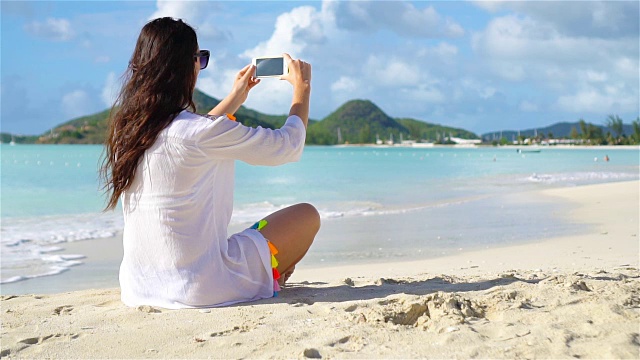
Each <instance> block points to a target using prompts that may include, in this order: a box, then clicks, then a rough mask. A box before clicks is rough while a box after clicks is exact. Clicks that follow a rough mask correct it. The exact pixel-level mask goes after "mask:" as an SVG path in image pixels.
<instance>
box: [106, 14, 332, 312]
mask: <svg viewBox="0 0 640 360" xmlns="http://www.w3.org/2000/svg"><path fill="white" fill-rule="evenodd" d="M284 57H285V59H286V62H287V64H288V66H289V73H288V74H286V75H284V76H282V78H281V79H283V80H286V81H288V82H289V83H291V85H292V86H293V99H292V105H291V110H290V112H289V117H288V119H287V121H286V123H285V124H284V125H283V126H282V128H280V129H277V130H271V129H263V128H257V129H256V128H250V127H246V126H244V125H242V124H241V123H239V122H236V121H234V120H233V119H234V117H233V114H234V113H235V111H236V110H238V108H239V107H240V105H242V103H244V101H245V100H246V99H247V96H248V94H249V91H250V90H251V89H252V88H253V87H254V86H256V85H257V84H258V83H259V81H260V80H258V79H255V78H254V77H253V76H252V75H253V74H254V71H255V68H254V67H253V66H250V65H247V66H246V67H244V68H243V69H242V70H241V71H240V72H239V73H238V75H237V77H236V80H235V83H234V85H233V88H232V90H231V92H230V94H229V95H228V96H227V97H226V98H225V99H224V100H222V101H221V102H220V103H219V104H218V105H217V106H216V107H215V108H214V109H212V110H211V111H210V112H209V115H207V116H201V115H198V114H195V113H194V112H192V111H195V105H194V103H193V100H192V96H193V91H194V88H195V85H196V79H197V77H198V74H199V72H200V70H201V69H204V68H205V67H206V66H207V64H208V61H209V51H207V50H200V49H199V47H198V41H197V37H196V33H195V31H194V30H193V28H191V27H190V26H189V25H187V24H186V23H184V22H183V21H181V20H175V19H172V18H160V19H155V20H153V21H151V22H149V23H148V24H146V25H145V26H144V27H143V29H142V31H141V33H140V36H139V38H138V41H137V43H136V47H135V50H134V52H133V55H132V57H131V61H130V63H129V69H128V71H127V73H126V79H125V83H124V85H123V88H122V91H121V93H120V96H119V98H118V100H117V102H116V106H115V107H114V110H113V113H112V115H111V119H110V125H109V126H110V127H109V133H108V138H107V143H106V157H105V160H104V166H103V168H102V176H103V178H104V181H105V189H106V190H107V193H108V195H109V200H108V204H107V209H113V208H115V206H116V204H117V203H118V201H119V200H120V201H121V202H122V208H123V212H124V224H125V225H124V234H123V243H124V257H123V260H122V265H121V267H120V286H121V290H122V301H123V302H124V303H125V304H126V305H129V306H139V305H153V306H160V307H165V308H185V307H206V306H220V305H228V304H233V303H238V302H243V301H251V300H256V299H261V298H268V297H272V296H274V294H277V293H276V292H275V291H277V290H279V284H283V283H284V281H285V280H286V278H287V277H288V276H289V275H290V274H291V272H292V271H293V269H294V266H295V264H296V263H297V262H299V261H300V260H301V259H302V257H303V256H304V255H305V253H306V252H307V250H308V249H309V247H310V246H311V243H312V242H313V239H314V237H315V235H316V233H317V232H318V229H319V228H320V218H319V215H318V212H317V211H316V209H315V208H314V207H313V206H311V205H309V204H298V205H293V206H291V207H288V208H285V209H282V210H279V211H277V212H275V213H273V214H271V215H269V216H267V217H266V218H264V219H263V220H262V221H260V222H258V223H257V224H256V226H253V227H252V228H249V229H246V230H244V231H242V232H240V233H238V234H234V235H231V236H230V237H228V234H227V226H228V225H229V221H230V218H231V213H232V210H233V186H234V162H235V160H242V161H245V162H247V163H249V164H254V165H279V164H284V163H287V162H292V161H297V160H298V159H299V158H300V156H301V154H302V150H303V147H304V141H305V134H306V126H307V120H308V115H309V96H310V92H311V65H309V64H308V63H305V62H303V61H300V60H293V59H291V57H290V56H289V55H287V54H284ZM240 120H241V119H240ZM259 186H260V179H256V187H259ZM274 290H275V291H274Z"/></svg>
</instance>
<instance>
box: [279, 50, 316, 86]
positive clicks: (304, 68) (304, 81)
mask: <svg viewBox="0 0 640 360" xmlns="http://www.w3.org/2000/svg"><path fill="white" fill-rule="evenodd" d="M282 56H283V57H284V60H285V61H286V62H287V67H288V68H289V72H288V73H287V74H284V75H282V76H280V80H286V81H288V82H289V83H290V84H291V85H293V88H294V89H296V88H298V87H302V88H306V87H310V86H311V64H309V63H307V62H304V61H302V60H300V59H297V60H294V59H292V58H291V56H290V55H289V54H287V53H284V54H282Z"/></svg>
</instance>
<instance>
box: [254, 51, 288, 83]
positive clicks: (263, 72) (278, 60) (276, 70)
mask: <svg viewBox="0 0 640 360" xmlns="http://www.w3.org/2000/svg"><path fill="white" fill-rule="evenodd" d="M253 65H255V67H256V74H255V76H256V77H257V78H265V77H280V76H282V75H284V74H286V73H288V72H289V69H288V68H287V63H286V62H285V61H284V58H283V57H282V56H276V57H259V58H255V59H253Z"/></svg>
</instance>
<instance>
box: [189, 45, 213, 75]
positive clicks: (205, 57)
mask: <svg viewBox="0 0 640 360" xmlns="http://www.w3.org/2000/svg"><path fill="white" fill-rule="evenodd" d="M209 56H211V52H210V51H209V50H200V51H198V53H197V54H195V55H194V56H193V58H194V59H196V60H200V70H203V69H206V68H207V65H209Z"/></svg>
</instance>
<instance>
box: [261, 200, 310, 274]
mask: <svg viewBox="0 0 640 360" xmlns="http://www.w3.org/2000/svg"><path fill="white" fill-rule="evenodd" d="M265 220H267V226H265V227H264V228H263V229H262V230H260V232H261V233H262V235H264V237H265V238H267V239H268V240H269V241H271V243H273V245H275V247H276V248H277V249H278V255H276V259H277V260H278V267H277V269H278V272H280V274H281V276H282V279H283V281H285V280H286V278H287V277H288V276H291V273H292V272H293V268H294V267H295V265H296V264H297V263H298V262H299V261H300V260H302V258H303V257H304V255H305V254H306V253H307V250H309V247H311V244H312V243H313V239H314V238H315V236H316V234H317V233H318V230H319V229H320V215H319V214H318V210H316V208H315V207H313V205H310V204H304V203H303V204H297V205H293V206H289V207H287V208H284V209H281V210H278V211H276V212H274V213H273V214H271V215H269V216H267V217H266V218H265ZM285 274H288V275H287V276H285Z"/></svg>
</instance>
